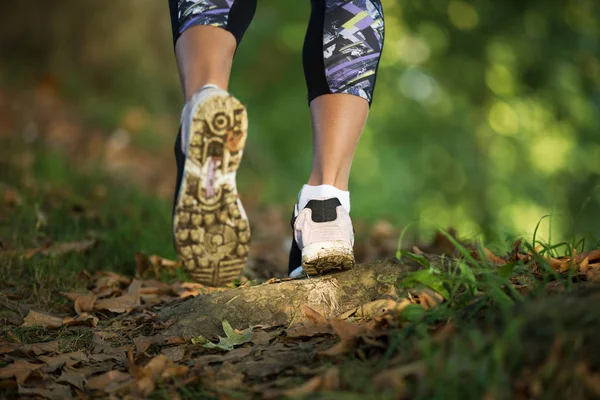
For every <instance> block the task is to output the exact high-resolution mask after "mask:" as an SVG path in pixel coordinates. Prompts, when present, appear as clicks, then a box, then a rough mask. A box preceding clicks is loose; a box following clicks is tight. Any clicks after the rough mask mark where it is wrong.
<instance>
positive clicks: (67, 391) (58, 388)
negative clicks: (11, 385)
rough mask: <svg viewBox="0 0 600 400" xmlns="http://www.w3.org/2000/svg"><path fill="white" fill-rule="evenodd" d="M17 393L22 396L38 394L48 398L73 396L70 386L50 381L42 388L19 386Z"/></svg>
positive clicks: (59, 398) (62, 399) (60, 398)
mask: <svg viewBox="0 0 600 400" xmlns="http://www.w3.org/2000/svg"><path fill="white" fill-rule="evenodd" d="M19 394H20V395H22V396H40V397H43V398H45V399H50V400H64V399H70V398H72V397H73V396H71V388H70V387H69V386H67V385H59V384H57V383H51V384H49V385H46V386H45V387H43V388H41V387H36V388H29V387H23V386H19Z"/></svg>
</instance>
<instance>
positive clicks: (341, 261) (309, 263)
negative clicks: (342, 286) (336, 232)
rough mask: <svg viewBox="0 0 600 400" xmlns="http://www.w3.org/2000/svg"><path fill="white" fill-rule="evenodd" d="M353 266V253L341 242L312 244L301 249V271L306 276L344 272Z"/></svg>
mask: <svg viewBox="0 0 600 400" xmlns="http://www.w3.org/2000/svg"><path fill="white" fill-rule="evenodd" d="M354 264H355V261H354V251H353V250H352V247H351V246H349V245H348V244H347V243H346V242H344V241H343V240H333V241H330V242H320V243H313V244H310V245H308V246H305V247H304V248H303V249H302V269H304V272H305V273H306V275H308V276H311V275H322V274H327V273H330V272H335V271H345V270H348V269H351V268H353V267H354Z"/></svg>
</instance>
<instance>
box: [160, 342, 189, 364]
mask: <svg viewBox="0 0 600 400" xmlns="http://www.w3.org/2000/svg"><path fill="white" fill-rule="evenodd" d="M160 352H161V353H162V354H164V355H165V356H167V358H169V360H171V361H173V362H178V361H181V360H183V357H184V356H185V346H177V347H166V348H164V349H162V350H161V351H160Z"/></svg>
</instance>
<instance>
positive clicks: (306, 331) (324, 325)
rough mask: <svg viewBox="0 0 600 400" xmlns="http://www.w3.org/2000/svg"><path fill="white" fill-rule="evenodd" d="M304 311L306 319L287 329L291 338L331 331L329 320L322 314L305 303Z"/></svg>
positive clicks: (287, 333)
mask: <svg viewBox="0 0 600 400" xmlns="http://www.w3.org/2000/svg"><path fill="white" fill-rule="evenodd" d="M302 312H303V313H304V315H305V316H306V320H305V321H304V322H302V323H298V324H294V325H293V326H292V327H291V328H290V329H288V330H287V331H286V335H287V337H289V338H299V337H312V336H316V335H323V334H328V333H331V326H330V324H329V321H327V320H326V319H325V317H323V316H322V315H321V314H319V313H318V312H316V311H315V310H313V309H312V308H310V307H308V306H306V305H303V306H302Z"/></svg>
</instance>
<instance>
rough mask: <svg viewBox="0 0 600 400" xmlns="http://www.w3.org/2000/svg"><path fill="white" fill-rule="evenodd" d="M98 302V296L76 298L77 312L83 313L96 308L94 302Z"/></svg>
mask: <svg viewBox="0 0 600 400" xmlns="http://www.w3.org/2000/svg"><path fill="white" fill-rule="evenodd" d="M95 303H96V296H79V297H77V298H76V299H75V304H74V307H75V312H76V313H77V314H83V313H87V312H91V311H93V310H94V304H95Z"/></svg>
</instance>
